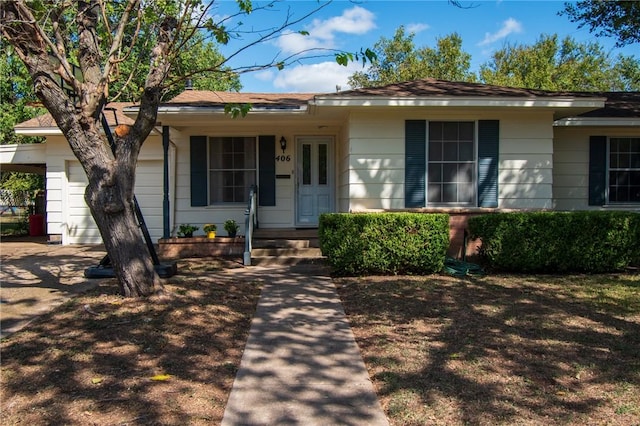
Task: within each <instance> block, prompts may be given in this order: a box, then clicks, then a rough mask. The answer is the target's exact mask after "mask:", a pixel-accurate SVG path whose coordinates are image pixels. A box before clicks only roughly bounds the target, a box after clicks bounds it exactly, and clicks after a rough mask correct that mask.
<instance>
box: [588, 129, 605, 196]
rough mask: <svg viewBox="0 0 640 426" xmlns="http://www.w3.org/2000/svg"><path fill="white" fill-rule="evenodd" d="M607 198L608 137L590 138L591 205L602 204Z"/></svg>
mask: <svg viewBox="0 0 640 426" xmlns="http://www.w3.org/2000/svg"><path fill="white" fill-rule="evenodd" d="M606 200H607V137H606V136H591V137H590V138H589V205H590V206H602V205H604V204H605V203H606Z"/></svg>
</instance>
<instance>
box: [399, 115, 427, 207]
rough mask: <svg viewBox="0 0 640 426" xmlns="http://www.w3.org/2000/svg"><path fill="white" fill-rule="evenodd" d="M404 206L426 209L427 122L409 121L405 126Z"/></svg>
mask: <svg viewBox="0 0 640 426" xmlns="http://www.w3.org/2000/svg"><path fill="white" fill-rule="evenodd" d="M404 132H405V133H404V138H405V139H404V155H405V157H404V160H405V161H404V162H405V169H404V205H405V207H407V208H411V207H424V206H425V204H426V197H425V178H426V177H425V176H426V173H427V151H426V150H427V122H426V121H425V120H407V121H405V125H404Z"/></svg>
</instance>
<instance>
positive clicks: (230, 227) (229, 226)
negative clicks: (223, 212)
mask: <svg viewBox="0 0 640 426" xmlns="http://www.w3.org/2000/svg"><path fill="white" fill-rule="evenodd" d="M239 229H240V226H238V224H237V223H236V221H235V220H233V219H229V220H227V221H226V222H225V223H224V230H225V231H227V234H228V235H229V238H235V236H236V234H237V233H238V230H239Z"/></svg>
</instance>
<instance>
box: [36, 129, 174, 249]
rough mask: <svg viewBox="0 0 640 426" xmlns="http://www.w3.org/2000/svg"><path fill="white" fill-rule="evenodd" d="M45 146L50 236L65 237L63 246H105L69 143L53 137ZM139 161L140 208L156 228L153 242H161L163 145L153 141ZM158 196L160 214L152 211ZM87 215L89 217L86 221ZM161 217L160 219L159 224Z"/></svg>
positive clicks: (138, 192)
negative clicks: (97, 244)
mask: <svg viewBox="0 0 640 426" xmlns="http://www.w3.org/2000/svg"><path fill="white" fill-rule="evenodd" d="M45 145H46V153H47V154H46V155H47V172H46V221H47V234H49V235H61V236H62V243H63V244H88V243H99V242H101V238H100V236H99V233H98V232H97V229H95V223H94V222H93V219H92V218H91V216H90V215H88V208H87V207H86V205H85V203H84V188H85V186H86V183H85V182H86V176H85V174H84V171H83V170H82V168H81V167H80V165H79V163H78V161H77V160H76V158H75V157H74V156H73V153H72V152H71V148H70V147H69V144H68V142H67V140H66V139H65V138H64V137H62V136H50V137H48V138H47V141H46V142H45ZM139 158H140V165H139V167H138V170H139V173H140V176H138V177H137V185H138V186H139V187H137V188H136V196H137V197H138V201H139V203H140V205H141V206H144V208H143V213H144V214H145V221H146V222H147V226H149V227H150V228H153V232H151V235H152V238H155V239H157V238H160V236H161V235H162V185H163V179H162V176H163V175H162V161H161V160H162V143H161V140H160V138H159V137H158V136H151V137H149V139H148V140H147V141H146V142H145V144H144V145H143V147H142V150H141V152H140V157H139ZM158 191H159V192H158ZM157 194H160V198H159V204H158V206H159V209H160V211H159V213H158V211H157V210H154V209H150V207H151V206H152V205H153V206H155V203H156V202H158V199H157V196H158V195H157ZM150 197H151V198H150ZM143 200H144V201H143ZM147 207H149V208H147ZM85 214H86V215H88V216H87V217H86V218H85V217H82V216H83V215H85ZM147 215H148V216H149V218H147ZM158 217H160V222H159V224H158V223H157V220H158ZM150 224H151V225H153V227H152V226H151V225H150Z"/></svg>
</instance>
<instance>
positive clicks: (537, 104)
mask: <svg viewBox="0 0 640 426" xmlns="http://www.w3.org/2000/svg"><path fill="white" fill-rule="evenodd" d="M605 101H606V99H605V98H562V97H557V98H531V97H526V98H518V97H488V96H478V97H459V96H448V97H444V96H442V97H440V96H438V97H407V96H402V97H378V96H358V97H352V96H333V95H332V96H316V97H315V98H314V100H312V101H311V102H310V103H311V104H312V105H315V106H320V107H327V106H331V107H388V106H394V107H508V108H584V109H585V110H592V109H596V108H602V107H604V103H605Z"/></svg>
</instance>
